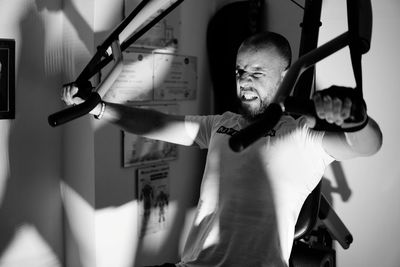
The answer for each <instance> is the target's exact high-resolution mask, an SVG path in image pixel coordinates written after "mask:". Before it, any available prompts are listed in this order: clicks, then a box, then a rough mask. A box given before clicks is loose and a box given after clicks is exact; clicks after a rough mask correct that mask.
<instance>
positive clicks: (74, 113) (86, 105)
mask: <svg viewBox="0 0 400 267" xmlns="http://www.w3.org/2000/svg"><path fill="white" fill-rule="evenodd" d="M100 101H101V97H100V95H99V94H98V93H96V92H94V93H92V94H91V95H90V96H89V98H88V99H87V100H86V101H85V102H83V103H81V104H79V105H76V106H71V107H69V108H67V109H64V110H61V111H59V112H56V113H54V114H52V115H50V116H49V117H48V122H49V124H50V126H52V127H56V126H59V125H62V124H64V123H66V122H69V121H72V120H74V119H77V118H79V117H82V116H83V115H86V114H88V113H89V112H90V111H91V110H92V109H93V108H95V107H96V105H97V104H98V103H99V102H100Z"/></svg>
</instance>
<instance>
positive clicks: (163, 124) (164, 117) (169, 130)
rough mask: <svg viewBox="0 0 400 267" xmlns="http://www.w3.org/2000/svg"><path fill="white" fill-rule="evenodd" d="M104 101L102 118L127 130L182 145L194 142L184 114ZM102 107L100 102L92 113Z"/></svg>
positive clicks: (96, 113)
mask: <svg viewBox="0 0 400 267" xmlns="http://www.w3.org/2000/svg"><path fill="white" fill-rule="evenodd" d="M103 103H104V104H105V107H104V112H103V114H102V116H101V120H105V121H108V122H111V123H113V124H115V125H117V126H119V127H121V128H122V129H123V130H125V131H127V132H130V133H133V134H137V135H141V136H144V137H147V138H151V139H157V140H161V141H166V142H170V143H175V144H180V145H187V146H190V145H192V144H193V141H194V140H193V138H192V137H190V136H189V135H188V134H187V131H186V126H185V117H184V116H181V115H169V114H165V113H161V112H158V111H155V110H151V109H143V108H136V107H132V106H125V105H121V104H116V103H108V102H103ZM101 108H102V107H101V104H99V105H97V107H96V108H95V109H93V110H92V111H91V112H90V113H91V114H92V115H99V114H100V113H101Z"/></svg>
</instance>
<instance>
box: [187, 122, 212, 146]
mask: <svg viewBox="0 0 400 267" xmlns="http://www.w3.org/2000/svg"><path fill="white" fill-rule="evenodd" d="M218 117H219V115H210V116H190V115H188V116H185V129H186V132H187V134H188V135H189V136H190V137H191V138H192V139H193V142H194V143H195V144H197V145H198V146H199V147H200V148H203V149H204V148H208V145H209V143H210V139H211V135H212V130H213V127H214V123H215V121H216V120H217V119H218Z"/></svg>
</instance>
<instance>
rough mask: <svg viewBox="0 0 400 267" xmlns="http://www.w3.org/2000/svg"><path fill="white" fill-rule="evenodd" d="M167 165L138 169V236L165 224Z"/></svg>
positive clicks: (167, 193) (166, 214) (166, 219)
mask: <svg viewBox="0 0 400 267" xmlns="http://www.w3.org/2000/svg"><path fill="white" fill-rule="evenodd" d="M168 176H169V165H167V164H162V165H155V166H149V167H144V168H140V169H138V200H139V209H138V212H139V216H138V218H139V222H138V225H139V229H140V236H141V237H143V236H144V235H146V234H149V233H156V232H158V231H160V230H162V229H164V228H165V227H166V226H167V223H168V204H169V195H170V194H169V178H168Z"/></svg>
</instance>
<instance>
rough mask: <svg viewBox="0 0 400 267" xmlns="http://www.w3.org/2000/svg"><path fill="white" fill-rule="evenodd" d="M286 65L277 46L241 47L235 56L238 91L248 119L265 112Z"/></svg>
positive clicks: (243, 111) (284, 72)
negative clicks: (277, 50)
mask: <svg viewBox="0 0 400 267" xmlns="http://www.w3.org/2000/svg"><path fill="white" fill-rule="evenodd" d="M285 69H286V65H285V62H284V60H283V59H282V58H281V57H280V56H279V54H278V53H277V52H276V50H275V49H274V48H255V47H250V46H248V47H241V48H240V49H239V52H238V55H237V58H236V92H237V96H238V98H239V100H240V103H241V107H242V113H243V115H244V116H245V117H247V118H248V119H255V118H256V117H257V116H258V115H260V114H262V113H263V112H264V111H265V109H266V108H267V106H268V105H269V104H270V103H271V101H272V100H273V98H274V96H275V94H276V92H277V90H278V88H279V85H280V84H281V82H282V80H283V77H284V76H285V74H286V71H285Z"/></svg>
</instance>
